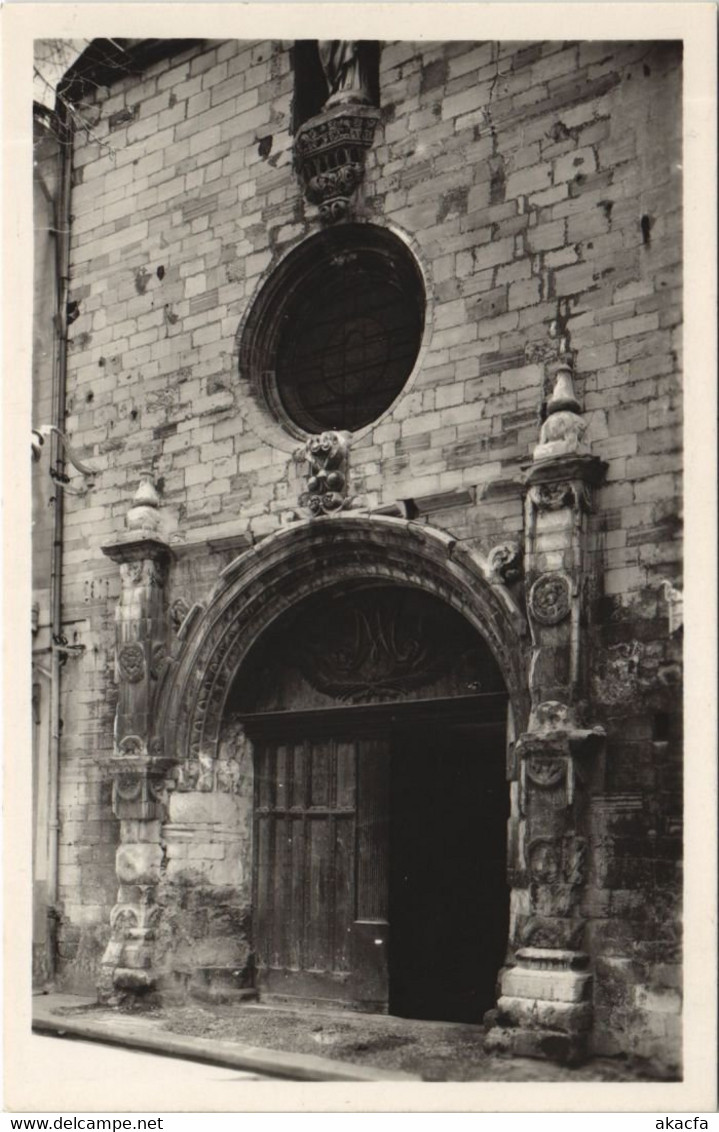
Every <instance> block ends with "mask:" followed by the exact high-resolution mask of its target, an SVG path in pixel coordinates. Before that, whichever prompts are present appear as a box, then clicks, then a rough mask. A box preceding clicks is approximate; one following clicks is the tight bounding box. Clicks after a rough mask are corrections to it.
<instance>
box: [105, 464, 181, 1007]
mask: <svg viewBox="0 0 719 1132" xmlns="http://www.w3.org/2000/svg"><path fill="white" fill-rule="evenodd" d="M158 503H159V500H158V498H157V494H156V492H155V488H154V483H153V480H152V476H151V475H150V474H149V473H144V474H143V475H142V477H141V481H140V487H139V489H138V492H137V494H136V496H135V501H134V506H133V507H132V508H131V510H130V512H129V513H128V517H127V524H128V527H129V530H128V531H127V532H126V533H125V534H123V535H122V536H120V538H119V539H117V541H115V542H113V543H111V544H110V545H108V546H104V547H103V548H102V549H103V553H104V554H107V555H108V557H110V558H111V559H112V560H113V561H114V562H117V563H118V564H119V567H120V578H121V583H122V589H121V593H120V598H119V601H118V604H117V608H116V611H115V626H116V645H115V675H116V680H117V684H118V702H117V711H116V715H115V735H114V744H113V755H112V758H111V760H110V768H109V769H110V774H111V776H112V806H113V812H114V814H115V816H116V817H117V818H118V819H119V821H120V845H119V846H118V849H117V855H116V870H117V879H118V884H119V889H118V894H117V903H116V904H115V906H114V908H113V910H112V913H111V927H112V934H111V937H110V941H109V943H108V945H107V948H106V950H105V954H104V956H103V959H102V972H101V976H100V985H99V993H100V997H101V998H102V999H104V1000H113V999H117V998H119V997H121V996H122V995H123V993H127V992H137V991H148V990H150V989H151V988H152V987H153V986H154V982H155V976H154V973H153V970H152V943H153V940H154V928H155V922H156V918H157V911H158V909H157V905H156V903H155V891H156V887H157V884H158V882H159V880H160V871H161V867H162V860H163V850H162V846H161V828H162V821H163V819H164V817H165V800H166V798H165V779H166V775H167V773H168V771H169V769H170V765H171V764H170V761H169V760H167V759H165V758H164V757H163V753H162V750H161V745H160V744H159V743H158V741H157V740H152V738H151V736H152V722H153V719H152V712H153V705H154V699H155V689H156V686H157V682H158V679H159V676H160V672H161V669H162V666H163V664H164V661H165V639H166V638H165V634H166V627H165V598H164V582H165V572H166V568H167V563H168V559H169V554H170V551H169V547H168V545H167V543H166V542H165V541H164V539H163V538H162V537H161V535H160V533H159V526H160V522H159V515H158V512H157V507H158Z"/></svg>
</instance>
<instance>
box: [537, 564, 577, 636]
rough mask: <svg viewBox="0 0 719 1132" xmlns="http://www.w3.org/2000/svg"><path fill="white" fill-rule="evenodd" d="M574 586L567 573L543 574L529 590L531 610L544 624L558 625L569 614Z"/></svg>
mask: <svg viewBox="0 0 719 1132" xmlns="http://www.w3.org/2000/svg"><path fill="white" fill-rule="evenodd" d="M571 598H572V587H571V582H570V580H569V578H568V577H567V575H566V574H559V573H554V574H542V575H541V577H539V578H537V580H536V581H535V582H534V584H533V585H532V588H531V590H530V591H529V611H530V613H531V615H532V617H533V618H534V619H535V621H539V622H540V624H542V625H558V624H559V622H560V621H564V619H565V617H568V616H569V613H570V610H571Z"/></svg>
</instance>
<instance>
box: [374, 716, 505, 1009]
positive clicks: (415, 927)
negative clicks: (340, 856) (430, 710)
mask: <svg viewBox="0 0 719 1132" xmlns="http://www.w3.org/2000/svg"><path fill="white" fill-rule="evenodd" d="M504 745H505V736H504V730H503V728H502V727H501V726H498V727H496V728H487V727H482V728H477V727H475V726H473V725H472V724H455V725H453V724H451V723H447V724H445V725H441V724H439V723H437V724H434V725H432V726H430V727H428V726H427V725H423V726H421V727H416V726H415V727H406V728H402V729H401V730H399V731H397V732H396V735H395V740H394V743H393V751H392V772H391V804H390V815H391V818H390V894H389V896H390V898H389V921H390V925H391V930H390V950H389V1010H390V1013H391V1014H397V1015H400V1016H402V1017H408V1018H424V1019H435V1020H445V1021H455V1022H479V1021H481V1019H482V1015H483V1013H484V1012H485V1011H486V1010H488V1009H489V1008H490V1007H491V1006H492V1005H493V1004H494V1002H495V982H496V977H497V972H498V970H499V968H500V966H501V965H502V962H503V959H504V951H505V948H506V943H507V930H508V920H509V889H508V886H507V873H506V841H507V832H506V823H507V817H508V813H509V798H508V790H507V784H506V779H505V763H504Z"/></svg>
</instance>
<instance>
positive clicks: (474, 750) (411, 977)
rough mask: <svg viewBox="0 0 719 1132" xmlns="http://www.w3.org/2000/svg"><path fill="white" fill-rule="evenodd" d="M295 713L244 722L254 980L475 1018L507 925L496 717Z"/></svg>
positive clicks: (302, 995)
mask: <svg viewBox="0 0 719 1132" xmlns="http://www.w3.org/2000/svg"><path fill="white" fill-rule="evenodd" d="M403 706H404V705H403ZM497 706H498V705H496V704H495V705H494V707H495V714H496V708H497ZM499 706H500V709H501V705H499ZM310 714H311V713H310ZM319 714H320V713H317V715H319ZM323 714H326V713H323ZM303 715H304V713H298V714H297V716H296V717H295V720H294V721H293V723H292V724H291V725H290V726H289V727H287V726H282V727H279V728H278V727H277V724H276V721H275V723H274V725H273V726H270V727H269V728H267V727H264V728H263V727H262V726H257V721H256V728H255V731H254V745H255V759H256V762H255V878H254V908H255V917H254V935H255V950H256V958H257V975H258V985H259V989H260V990H261V991H262V992H263V993H264V994H265V995H281V996H288V997H291V998H298V999H314V1000H318V999H323V1000H332V1001H334V1002H336V1003H338V1004H343V1005H345V1006H349V1007H353V1008H354V1009H359V1010H366V1011H376V1012H388V1011H389V1012H391V1013H393V1014H398V1015H403V1016H407V1017H416V1018H436V1019H447V1020H456V1021H460V1020H464V1021H479V1020H480V1019H481V1016H482V1013H483V1012H484V1011H485V1010H486V1009H487V1008H488V1007H489V1006H491V1005H492V1003H493V1001H494V984H495V980H496V975H497V971H498V969H499V967H500V966H501V963H502V960H503V957H504V949H505V947H506V938H507V921H508V889H507V881H506V820H507V816H508V793H507V786H506V781H505V773H504V765H505V763H504V741H505V733H504V725H503V722H502V721H501V720H498V719H495V720H491V719H490V720H489V721H485V722H482V721H478V720H476V719H475V720H473V719H472V717H471V713H470V718H469V719H467V718H462V717H457V715H456V713H455V714H453V713H452V711H451V710H447V711H445V713H444V716H443V715H442V713H441V712H439V713H437V712H436V711H435V712H434V713H433V714H432V716H431V717H430V718H426V717H423V716H422V715H421V713H420V714H418V713H414V718H413V713H412V711H411V710H410V711H409V712H404V713H399V715H398V714H394V715H393V714H387V713H376V714H373V713H371V712H366V713H365V714H364V716H363V715H362V712H359V713H358V712H357V711H354V712H352V711H348V712H346V713H343V712H340V711H332V713H331V717H332V718H331V720H320V719H318V718H317V715H315V717H314V718H309V719H303V718H302V716H303Z"/></svg>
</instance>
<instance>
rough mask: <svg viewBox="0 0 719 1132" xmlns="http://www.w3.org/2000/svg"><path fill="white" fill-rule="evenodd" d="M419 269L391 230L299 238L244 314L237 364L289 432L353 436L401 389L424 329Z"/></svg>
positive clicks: (362, 228)
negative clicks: (300, 241) (298, 243)
mask: <svg viewBox="0 0 719 1132" xmlns="http://www.w3.org/2000/svg"><path fill="white" fill-rule="evenodd" d="M424 310H425V290H424V284H423V280H422V275H421V273H420V270H419V267H418V265H417V263H416V261H415V259H414V257H413V255H412V254H411V252H410V251H409V249H408V248H407V247H406V245H405V244H404V243H403V242H402V241H401V240H400V239H399V237H397V236H396V235H394V233H392V232H390V231H388V230H386V229H383V228H378V227H375V226H373V225H367V224H347V225H343V226H342V227H341V228H338V229H333V230H331V231H327V232H322V233H320V234H318V235H317V236H314V237H312V238H310V239H309V240H307V241H305V243H304V244H302V245H301V246H300V247H299V248H297V249H295V251H294V252H292V253H290V255H289V256H288V257H287V258H286V259H285V260H284V261H283V263H282V264H280V266H279V267H278V268H277V269H276V271H275V272H274V273H273V274H272V276H271V277H270V279H269V280H268V282H267V283H266V284H265V286H264V287H263V289H262V291H261V292H260V294H259V296H258V297H257V299H256V301H255V304H254V306H253V308H252V311H251V313H250V316H249V317H248V320H247V324H246V326H245V329H244V333H243V336H242V340H241V344H240V367H241V369H242V371H243V372H244V373H245V375H247V376H249V377H250V380H251V382H252V386H253V388H254V389H255V391H259V393H260V395H261V397H262V399H263V400H264V402H265V404H266V405H267V406H268V407H269V408H270V409H271V411H273V412H274V414H275V416H277V417H278V418H279V419H280V421H281V422H282V423H283V424H285V426H286V427H288V428H289V429H290V431H293V432H294V433H295V434H296V435H298V434H302V433H317V432H322V431H324V430H325V429H337V430H344V429H346V430H348V431H350V432H356V431H357V430H358V429H361V428H363V427H364V426H365V425H368V424H370V423H371V422H372V421H374V420H376V419H377V418H378V417H380V416H381V415H382V414H383V413H384V412H385V411H386V410H387V409H388V408H389V407H390V405H391V404H392V403H393V401H394V400H395V398H396V397H397V396H398V394H399V393H400V391H401V389H402V388H403V387H404V385H405V383H406V381H407V379H408V378H409V376H410V374H411V373H412V370H413V368H414V365H415V362H416V360H417V355H418V353H419V348H420V344H421V341H422V334H423V331H424Z"/></svg>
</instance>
